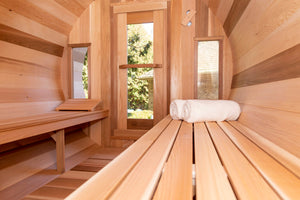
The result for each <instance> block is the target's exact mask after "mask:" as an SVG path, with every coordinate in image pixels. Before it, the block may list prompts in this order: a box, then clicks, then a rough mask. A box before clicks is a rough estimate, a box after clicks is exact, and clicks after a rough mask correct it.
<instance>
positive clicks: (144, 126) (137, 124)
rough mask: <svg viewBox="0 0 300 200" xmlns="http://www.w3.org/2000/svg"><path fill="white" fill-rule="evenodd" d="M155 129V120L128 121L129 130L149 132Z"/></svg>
mask: <svg viewBox="0 0 300 200" xmlns="http://www.w3.org/2000/svg"><path fill="white" fill-rule="evenodd" d="M152 127H153V119H127V129H138V130H149V129H151V128H152Z"/></svg>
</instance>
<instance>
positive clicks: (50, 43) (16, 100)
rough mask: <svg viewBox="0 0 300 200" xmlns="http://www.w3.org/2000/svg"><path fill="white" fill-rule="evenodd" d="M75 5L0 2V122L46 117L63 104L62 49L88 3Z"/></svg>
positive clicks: (80, 1) (25, 0)
mask: <svg viewBox="0 0 300 200" xmlns="http://www.w3.org/2000/svg"><path fill="white" fill-rule="evenodd" d="M77 1H78V2H77ZM77 1H70V0H69V1H59V0H47V1H35V0H13V1H12V0H0V47H1V48H0V94H1V95H0V110H1V112H0V120H1V119H8V118H15V117H24V116H28V115H35V114H39V113H44V112H48V111H51V110H54V108H55V107H56V106H57V105H58V104H59V103H60V102H61V101H62V100H63V99H64V92H63V90H62V86H61V80H60V70H61V69H62V67H65V66H66V65H65V63H66V61H65V59H66V55H63V53H64V52H65V51H64V49H65V48H64V47H65V46H66V45H67V38H68V34H69V32H70V31H71V28H72V26H73V24H74V23H75V22H76V19H77V18H78V15H81V13H82V12H83V11H84V9H85V8H86V7H87V6H88V3H90V2H91V1H83V0H77ZM75 2H76V3H75ZM66 3H67V4H68V5H66ZM75 4H76V5H77V9H70V8H73V6H74V5H75ZM68 9H69V10H68ZM33 13H34V14H33ZM63 81H65V80H63ZM65 89H66V88H65ZM65 94H67V92H65Z"/></svg>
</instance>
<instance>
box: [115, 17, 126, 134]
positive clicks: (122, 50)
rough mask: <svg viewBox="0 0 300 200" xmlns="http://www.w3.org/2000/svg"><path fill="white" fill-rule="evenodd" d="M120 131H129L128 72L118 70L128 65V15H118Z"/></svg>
mask: <svg viewBox="0 0 300 200" xmlns="http://www.w3.org/2000/svg"><path fill="white" fill-rule="evenodd" d="M117 18H118V26H117V28H118V33H117V34H118V64H117V66H115V67H117V71H118V72H117V73H118V77H117V81H118V107H117V108H118V129H127V70H126V69H118V68H119V65H122V64H127V14H126V13H125V14H118V17H117Z"/></svg>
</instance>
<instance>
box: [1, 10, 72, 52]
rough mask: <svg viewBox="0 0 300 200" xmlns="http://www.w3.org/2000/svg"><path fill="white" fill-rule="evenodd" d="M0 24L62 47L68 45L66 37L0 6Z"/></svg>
mask: <svg viewBox="0 0 300 200" xmlns="http://www.w3.org/2000/svg"><path fill="white" fill-rule="evenodd" d="M0 23H1V24H4V25H6V26H9V27H12V28H15V29H17V30H20V31H23V32H25V33H28V34H32V35H34V36H36V37H39V38H41V39H44V40H47V41H50V42H53V43H55V44H58V45H61V46H65V45H66V43H67V36H66V35H64V34H62V33H59V32H57V31H54V30H53V29H51V28H48V27H47V26H44V25H42V24H40V23H38V22H35V21H33V20H31V19H29V18H27V17H24V16H22V15H19V14H17V13H15V12H10V11H9V10H8V9H7V8H4V7H2V6H0ZM32 27H34V28H32Z"/></svg>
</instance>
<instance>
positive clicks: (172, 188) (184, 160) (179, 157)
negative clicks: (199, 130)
mask: <svg viewBox="0 0 300 200" xmlns="http://www.w3.org/2000/svg"><path fill="white" fill-rule="evenodd" d="M192 139H193V125H192V124H190V123H187V122H183V123H182V125H181V127H180V129H179V133H178V135H177V138H176V141H175V143H174V146H173V148H172V151H171V153H170V156H169V158H168V161H167V163H166V164H165V167H164V171H163V173H162V176H161V178H160V181H159V183H158V186H157V188H156V191H155V194H154V197H153V199H174V200H175V199H178V200H181V199H192V198H193V186H192V179H193V178H192V163H193V142H192Z"/></svg>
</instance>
